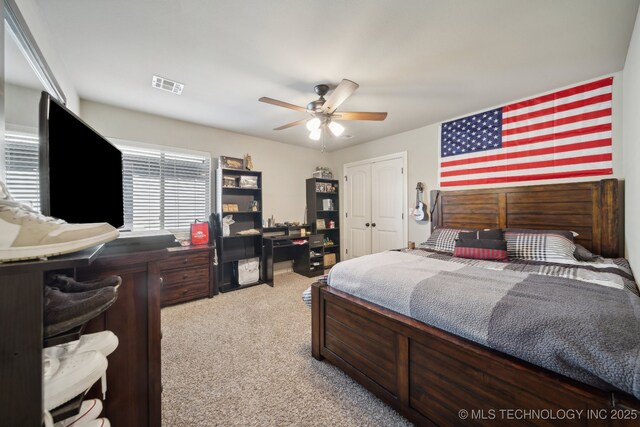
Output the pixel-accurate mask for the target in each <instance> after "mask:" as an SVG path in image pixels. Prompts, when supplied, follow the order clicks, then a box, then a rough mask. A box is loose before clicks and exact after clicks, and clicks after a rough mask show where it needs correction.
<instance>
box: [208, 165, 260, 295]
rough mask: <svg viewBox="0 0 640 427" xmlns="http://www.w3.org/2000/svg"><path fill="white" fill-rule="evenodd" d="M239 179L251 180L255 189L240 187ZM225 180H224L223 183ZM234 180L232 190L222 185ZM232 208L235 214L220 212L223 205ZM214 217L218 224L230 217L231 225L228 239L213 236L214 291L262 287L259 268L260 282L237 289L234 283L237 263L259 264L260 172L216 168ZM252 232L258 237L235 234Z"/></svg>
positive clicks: (223, 210)
mask: <svg viewBox="0 0 640 427" xmlns="http://www.w3.org/2000/svg"><path fill="white" fill-rule="evenodd" d="M242 176H250V177H255V178H256V179H257V188H242V187H240V183H239V181H240V178H241V177H242ZM225 177H226V178H228V179H227V180H225ZM229 178H232V179H234V180H235V183H236V184H235V185H236V186H230V185H224V184H225V183H229V181H230V179H229ZM252 202H257V203H258V206H257V210H255V211H254V210H251V209H250V204H251V203H252ZM229 204H235V205H237V206H238V210H237V211H230V210H228V209H224V205H229ZM216 214H217V215H218V216H219V219H220V224H222V218H223V217H225V216H227V215H232V216H233V220H234V221H235V223H234V224H232V225H231V227H230V234H229V236H217V241H216V243H217V245H218V250H219V260H218V289H219V290H220V292H229V291H234V290H238V289H243V288H247V287H250V286H255V285H259V284H262V283H264V281H263V280H264V278H263V277H262V276H263V274H262V267H260V269H259V270H260V279H259V280H258V281H257V282H255V283H249V284H246V285H240V284H239V283H238V261H241V260H245V259H249V258H256V257H257V258H259V259H260V262H262V246H263V242H262V172H258V171H250V170H240V169H227V168H221V167H219V168H218V169H217V170H216ZM252 228H253V229H256V230H259V231H260V234H254V235H240V234H238V232H239V231H242V230H248V229H252Z"/></svg>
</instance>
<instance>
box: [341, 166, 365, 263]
mask: <svg viewBox="0 0 640 427" xmlns="http://www.w3.org/2000/svg"><path fill="white" fill-rule="evenodd" d="M345 184H346V194H345V196H346V197H345V200H346V202H347V206H346V212H347V218H346V224H347V230H346V233H347V236H348V238H347V242H348V247H347V253H346V258H347V259H349V258H356V257H359V256H362V255H368V254H370V253H371V164H366V165H360V166H351V167H349V168H347V182H345Z"/></svg>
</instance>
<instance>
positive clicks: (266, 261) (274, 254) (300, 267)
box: [263, 226, 324, 286]
mask: <svg viewBox="0 0 640 427" xmlns="http://www.w3.org/2000/svg"><path fill="white" fill-rule="evenodd" d="M308 227H309V226H303V228H308ZM299 228H300V227H296V228H287V227H278V228H270V229H264V234H265V235H264V239H263V243H264V250H263V254H264V258H263V266H264V271H263V278H264V281H265V282H266V283H268V284H269V285H271V286H273V264H274V263H276V262H282V261H293V271H295V272H296V273H298V274H302V275H303V276H307V277H314V276H318V275H321V274H322V273H324V268H323V265H322V254H323V248H322V239H323V235H322V234H308V233H307V234H306V235H305V236H300V235H299ZM271 232H276V233H278V235H271V236H270V235H269V234H270V233H271ZM292 232H294V233H295V234H292ZM294 240H304V241H305V242H306V243H304V244H301V245H298V244H293V243H291V242H292V241H294ZM311 250H313V251H314V252H315V253H318V254H320V255H317V256H315V257H311V256H310V251H311ZM312 258H313V259H312ZM313 263H318V264H319V265H317V266H314V265H312V264H313Z"/></svg>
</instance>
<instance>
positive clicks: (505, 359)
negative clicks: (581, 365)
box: [312, 283, 640, 426]
mask: <svg viewBox="0 0 640 427" xmlns="http://www.w3.org/2000/svg"><path fill="white" fill-rule="evenodd" d="M312 354H313V357H315V358H316V359H318V360H322V359H326V360H328V361H329V362H331V363H332V364H334V365H336V366H337V367H339V368H340V369H342V370H343V371H344V372H346V373H347V374H348V375H349V376H351V377H352V378H353V379H355V380H356V381H358V382H359V383H360V384H362V385H363V386H365V387H366V388H367V389H368V390H370V391H371V392H373V393H374V394H375V395H376V396H378V397H379V398H381V399H382V400H383V401H385V402H386V403H388V404H389V405H391V406H392V407H394V408H395V409H396V410H398V411H399V412H400V413H402V414H403V415H404V416H406V417H407V418H408V419H410V420H411V421H413V422H414V423H416V424H418V425H459V424H462V423H465V424H467V423H468V424H479V425H482V424H494V425H495V423H496V422H498V423H500V422H503V423H504V422H505V421H511V422H513V423H524V424H533V425H557V424H558V422H562V423H563V424H568V425H584V426H587V425H588V426H591V425H616V426H618V425H638V422H639V421H638V420H640V412H636V411H637V410H640V402H639V401H638V400H636V399H635V398H633V397H632V396H629V395H626V394H622V393H621V394H617V393H609V392H604V391H601V390H598V389H596V388H594V387H591V386H588V385H585V384H582V383H579V382H576V381H573V380H571V379H569V378H566V377H564V376H561V375H558V374H555V373H553V372H551V371H548V370H546V369H542V368H539V367H537V366H534V365H531V364H529V363H526V362H523V361H521V360H518V359H515V358H513V357H510V356H507V355H505V354H503V353H499V352H497V351H494V350H491V349H488V348H486V347H483V346H481V345H478V344H475V343H472V342H470V341H467V340H465V339H462V338H459V337H457V336H454V335H451V334H449V333H446V332H444V331H441V330H439V329H437V328H433V327H430V326H427V325H425V324H422V323H420V322H418V321H416V320H413V319H411V318H409V317H406V316H403V315H400V314H397V313H394V312H392V311H390V310H387V309H384V308H382V307H379V306H377V305H374V304H371V303H368V302H366V301H363V300H361V299H359V298H356V297H353V296H350V295H348V294H345V293H344V292H341V291H338V290H335V289H333V288H331V287H329V286H326V285H321V284H319V283H315V284H314V285H313V287H312Z"/></svg>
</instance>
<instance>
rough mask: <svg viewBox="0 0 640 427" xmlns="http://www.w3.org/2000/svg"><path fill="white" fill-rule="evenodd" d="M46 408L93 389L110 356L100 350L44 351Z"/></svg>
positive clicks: (48, 408)
mask: <svg viewBox="0 0 640 427" xmlns="http://www.w3.org/2000/svg"><path fill="white" fill-rule="evenodd" d="M43 359H44V409H45V411H50V410H52V409H54V408H57V407H58V406H60V405H62V404H63V403H66V402H68V401H69V400H71V399H73V398H74V397H76V396H77V395H79V394H80V393H83V392H85V391H86V390H88V389H90V388H91V386H92V385H93V384H94V383H95V382H96V381H98V380H99V379H100V378H101V377H102V376H103V375H104V373H105V372H106V370H107V365H108V362H107V358H106V357H104V355H102V354H101V353H98V352H97V351H88V352H85V353H78V354H73V355H71V356H69V357H62V358H57V357H52V356H51V354H47V353H44V354H43Z"/></svg>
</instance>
